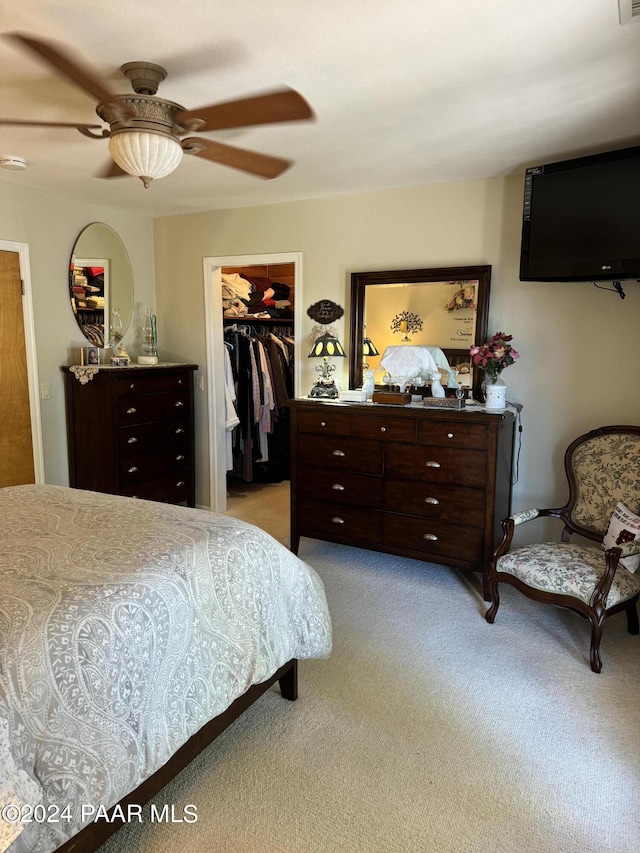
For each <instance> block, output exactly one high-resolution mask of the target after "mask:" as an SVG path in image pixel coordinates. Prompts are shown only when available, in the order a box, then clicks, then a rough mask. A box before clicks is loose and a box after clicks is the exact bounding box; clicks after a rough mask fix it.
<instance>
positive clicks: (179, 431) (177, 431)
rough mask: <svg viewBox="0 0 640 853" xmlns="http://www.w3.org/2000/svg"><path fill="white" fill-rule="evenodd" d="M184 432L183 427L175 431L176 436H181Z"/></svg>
mask: <svg viewBox="0 0 640 853" xmlns="http://www.w3.org/2000/svg"><path fill="white" fill-rule="evenodd" d="M183 432H184V430H183V429H182V427H178V429H177V430H176V431H175V434H176V435H180V434H181V433H183Z"/></svg>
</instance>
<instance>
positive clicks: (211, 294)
mask: <svg viewBox="0 0 640 853" xmlns="http://www.w3.org/2000/svg"><path fill="white" fill-rule="evenodd" d="M283 265H286V267H283ZM265 268H266V269H268V270H275V271H276V272H277V271H278V270H285V269H286V271H287V275H288V276H290V280H291V285H292V294H293V293H294V294H295V295H294V298H293V300H292V301H293V312H292V313H293V318H292V320H288V328H289V329H290V330H291V333H292V336H293V339H294V340H295V341H299V340H300V325H301V318H300V310H299V306H300V305H301V304H302V302H301V300H302V255H301V253H300V252H288V253H278V254H263V255H233V256H224V257H212V258H205V259H204V282H205V324H206V328H205V338H206V350H207V380H206V381H207V397H208V432H209V441H208V450H209V453H208V459H209V495H210V499H209V504H210V508H211V509H212V510H214V511H215V512H224V511H225V510H226V508H227V430H226V428H225V423H226V404H225V343H224V340H225V327H226V328H227V329H229V328H230V327H233V325H236V326H238V327H242V326H249V327H252V326H259V323H260V320H259V319H256V320H255V321H253V320H252V321H251V322H249V321H248V319H247V318H242V317H238V318H237V322H236V318H235V317H228V318H227V320H226V321H225V320H223V281H222V272H223V270H225V271H234V270H243V271H248V270H249V269H253V270H255V272H256V275H257V277H258V278H260V277H263V278H264V277H265V276H264V274H263V275H262V276H261V275H259V274H260V273H264V270H265ZM224 295H225V296H228V293H227V292H226V291H225V294H224ZM296 306H298V310H296ZM263 319H265V321H266V322H265V323H264V326H265V327H268V325H269V323H271V325H274V326H276V327H278V326H279V324H278V322H277V319H276V318H271V319H269V320H267V319H266V317H264V318H263ZM267 331H268V328H267ZM299 362H300V359H299V352H298V347H297V346H295V347H294V371H293V396H299V394H300V385H301V383H300V363H299Z"/></svg>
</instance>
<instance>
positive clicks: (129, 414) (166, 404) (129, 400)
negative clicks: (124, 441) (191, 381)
mask: <svg viewBox="0 0 640 853" xmlns="http://www.w3.org/2000/svg"><path fill="white" fill-rule="evenodd" d="M117 406H118V424H119V426H125V425H126V424H142V423H146V422H148V421H156V420H162V419H164V418H174V417H176V416H178V415H181V414H182V413H184V412H188V411H189V393H188V391H187V390H186V389H185V390H184V391H176V392H173V393H166V394H146V395H145V396H143V397H140V396H132V397H119V398H118V403H117Z"/></svg>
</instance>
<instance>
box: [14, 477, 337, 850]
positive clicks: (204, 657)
mask: <svg viewBox="0 0 640 853" xmlns="http://www.w3.org/2000/svg"><path fill="white" fill-rule="evenodd" d="M0 536H1V544H0V806H2V805H4V804H6V803H9V804H13V812H11V810H10V811H9V812H5V814H6V815H8V816H9V818H10V821H9V822H7V821H3V820H2V819H1V818H0V850H3V849H5V848H6V846H7V845H9V844H11V845H12V846H11V848H10V849H11V853H13V852H14V851H15V853H23V851H38V853H48V851H51V850H53V849H55V848H56V847H57V846H59V845H60V844H61V843H63V842H64V841H65V840H66V839H67V838H68V837H69V836H71V835H73V834H75V833H76V832H77V831H78V830H79V829H81V828H82V824H81V823H80V816H81V814H82V812H81V807H82V806H83V805H86V804H97V805H101V806H104V807H105V808H109V807H110V806H112V805H113V804H114V803H116V802H118V801H119V800H120V799H122V797H123V796H124V795H125V794H127V793H128V792H129V791H131V790H133V789H134V788H135V787H136V786H137V785H139V784H140V782H142V781H143V780H144V779H145V778H146V777H147V776H149V775H150V774H151V773H152V772H154V771H155V770H156V769H157V768H158V767H160V766H161V765H162V764H164V763H165V762H166V761H167V760H168V759H169V758H170V757H171V755H172V754H173V753H174V752H175V751H176V750H177V749H178V748H179V747H180V746H181V745H182V744H183V743H185V741H187V740H188V739H189V738H190V737H191V735H193V734H194V733H195V732H196V731H197V730H198V729H199V728H201V726H202V725H203V724H204V723H205V722H207V721H208V720H209V719H211V718H212V717H214V716H216V715H218V714H220V713H221V712H222V711H224V710H225V709H226V708H227V707H228V706H229V705H230V704H231V703H232V702H233V700H234V699H236V698H237V697H238V696H240V695H241V694H242V693H244V692H245V691H246V690H247V688H248V687H249V686H251V685H252V684H257V683H259V682H261V681H265V680H266V679H267V678H269V676H270V675H272V674H273V673H274V672H275V671H276V670H277V669H278V668H279V667H280V666H282V664H284V663H285V662H286V661H288V660H289V659H290V658H294V657H295V658H314V657H315V658H322V657H327V656H328V655H329V654H330V651H331V622H330V618H329V613H328V610H327V603H326V598H325V595H324V589H323V586H322V582H321V581H320V579H319V578H318V576H317V575H316V573H315V572H314V570H313V569H311V568H310V567H309V566H307V565H306V564H305V563H303V562H302V561H301V560H299V559H298V558H297V557H296V556H294V555H293V554H291V553H290V552H289V551H288V550H287V549H286V548H285V547H284V546H282V545H280V543H278V542H277V541H276V540H274V539H273V538H272V537H270V536H269V535H268V534H267V533H265V532H264V531H262V530H259V529H258V528H256V527H254V526H252V525H250V524H247V523H245V522H241V521H238V520H237V519H234V518H230V517H228V516H224V515H217V514H214V513H210V512H207V511H204V510H197V509H189V508H185V507H178V506H171V505H168V504H159V503H153V502H150V501H138V500H133V499H131V498H122V497H118V496H112V495H103V494H97V493H94V492H86V491H80V490H75V489H67V488H64V487H60V486H37V485H35V486H15V487H11V488H5V489H0ZM36 803H40V804H42V805H41V807H40V808H41V812H40V814H41V815H42V814H46V815H47V816H48V817H50V816H51V815H52V814H54V813H55V810H56V809H57V808H60V809H63V808H66V817H65V818H64V819H62V820H59V821H58V822H55V821H51V820H49V819H47V820H45V821H44V822H37V821H36V822H30V823H27V824H26V825H25V826H24V829H23V830H22V832H20V833H19V834H17V833H18V831H19V830H20V829H21V826H20V825H17V824H13V823H11V817H12V815H15V813H16V812H15V809H16V808H19V807H20V804H29V805H32V806H33V805H36ZM16 834H17V837H16V838H15V840H12V839H13V837H14V835H16Z"/></svg>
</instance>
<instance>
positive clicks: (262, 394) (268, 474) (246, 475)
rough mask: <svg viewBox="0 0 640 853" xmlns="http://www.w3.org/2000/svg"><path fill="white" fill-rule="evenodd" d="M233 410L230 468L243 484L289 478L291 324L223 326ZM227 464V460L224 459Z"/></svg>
mask: <svg viewBox="0 0 640 853" xmlns="http://www.w3.org/2000/svg"><path fill="white" fill-rule="evenodd" d="M224 337H225V343H226V344H227V345H228V346H227V347H225V349H226V351H227V353H228V356H229V363H230V370H231V376H232V384H233V389H230V395H231V397H232V399H233V395H235V400H234V402H235V411H236V416H237V418H238V420H239V423H238V424H237V426H235V428H234V429H233V432H232V436H231V458H230V461H231V463H232V464H231V468H228V469H227V470H229V471H232V472H233V474H234V476H236V477H240V478H241V479H243V480H245V481H247V482H263V483H276V482H281V481H282V480H286V479H288V478H289V410H288V408H287V407H286V406H285V403H286V401H287V400H289V399H290V398H291V397H293V374H294V371H293V359H294V345H293V338H292V337H291V329H290V327H287V326H285V327H279V326H278V327H269V326H261V325H260V324H259V323H255V324H241V323H237V324H234V325H233V326H229V327H228V328H227V329H226V330H225V335H224ZM227 464H229V458H228V463H227Z"/></svg>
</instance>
